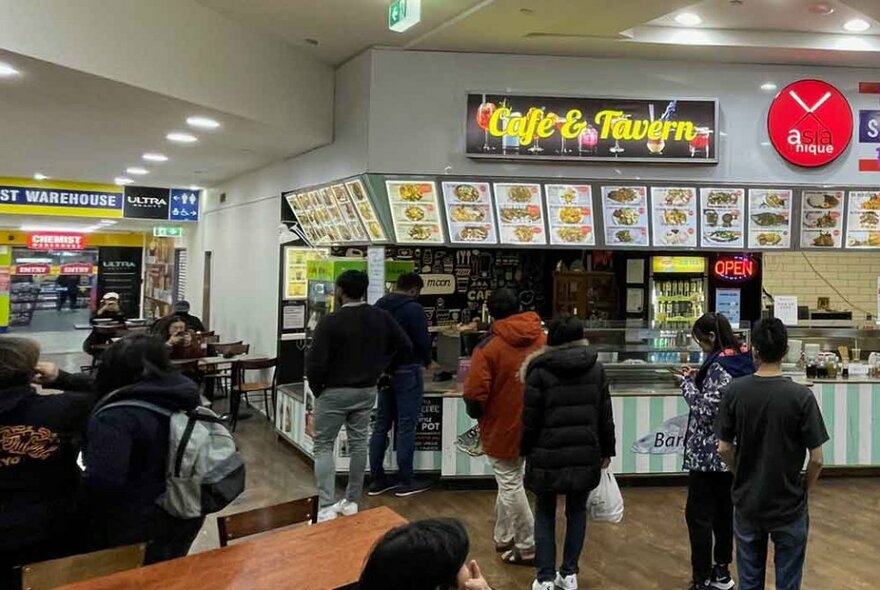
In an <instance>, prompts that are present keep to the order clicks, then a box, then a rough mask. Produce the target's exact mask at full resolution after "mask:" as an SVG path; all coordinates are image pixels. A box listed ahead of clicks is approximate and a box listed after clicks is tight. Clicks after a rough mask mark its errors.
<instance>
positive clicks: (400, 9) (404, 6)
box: [388, 0, 422, 33]
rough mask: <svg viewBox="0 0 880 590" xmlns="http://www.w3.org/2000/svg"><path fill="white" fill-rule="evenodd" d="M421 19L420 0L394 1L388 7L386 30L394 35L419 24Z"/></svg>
mask: <svg viewBox="0 0 880 590" xmlns="http://www.w3.org/2000/svg"><path fill="white" fill-rule="evenodd" d="M421 18H422V1H421V0H396V2H392V3H391V6H389V7H388V28H389V29H391V30H392V31H394V32H396V33H402V32H404V31H405V30H407V29H409V28H410V27H413V26H415V25H417V24H419V21H420V20H421Z"/></svg>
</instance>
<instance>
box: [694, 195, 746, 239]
mask: <svg viewBox="0 0 880 590" xmlns="http://www.w3.org/2000/svg"><path fill="white" fill-rule="evenodd" d="M700 208H701V210H702V212H703V218H702V222H703V228H702V232H701V234H700V245H701V246H703V247H704V248H705V247H711V248H743V247H744V246H745V240H744V236H745V225H744V223H743V218H744V217H745V212H746V207H745V191H744V190H743V189H741V188H701V189H700Z"/></svg>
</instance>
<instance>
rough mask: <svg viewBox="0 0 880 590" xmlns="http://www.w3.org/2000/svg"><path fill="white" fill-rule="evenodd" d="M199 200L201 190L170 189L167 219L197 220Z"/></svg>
mask: <svg viewBox="0 0 880 590" xmlns="http://www.w3.org/2000/svg"><path fill="white" fill-rule="evenodd" d="M200 200H201V191H191V190H185V189H180V188H173V189H171V207H170V210H169V212H168V219H169V220H171V221H198V220H199V201H200Z"/></svg>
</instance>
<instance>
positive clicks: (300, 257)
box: [284, 247, 330, 300]
mask: <svg viewBox="0 0 880 590" xmlns="http://www.w3.org/2000/svg"><path fill="white" fill-rule="evenodd" d="M329 254H330V251H329V250H327V249H323V248H296V247H287V248H285V249H284V299H286V300H289V299H305V298H306V295H307V294H308V279H307V278H306V266H307V265H308V261H309V260H320V259H321V258H326V257H327V256H328V255H329Z"/></svg>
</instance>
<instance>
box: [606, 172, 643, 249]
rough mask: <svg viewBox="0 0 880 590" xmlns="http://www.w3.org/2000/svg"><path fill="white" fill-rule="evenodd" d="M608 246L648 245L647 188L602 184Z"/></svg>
mask: <svg viewBox="0 0 880 590" xmlns="http://www.w3.org/2000/svg"><path fill="white" fill-rule="evenodd" d="M602 214H603V216H604V219H605V245H606V246H648V245H649V240H648V189H647V188H646V187H644V186H603V187H602Z"/></svg>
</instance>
